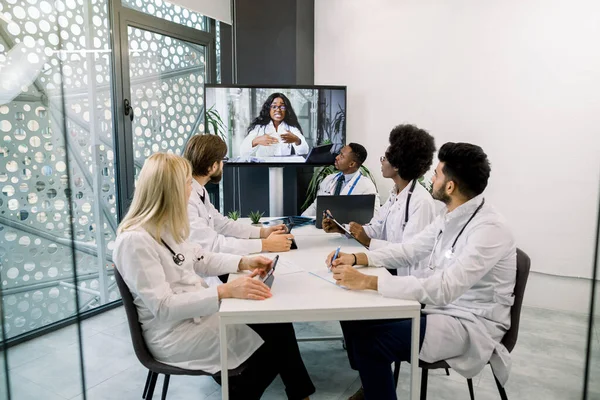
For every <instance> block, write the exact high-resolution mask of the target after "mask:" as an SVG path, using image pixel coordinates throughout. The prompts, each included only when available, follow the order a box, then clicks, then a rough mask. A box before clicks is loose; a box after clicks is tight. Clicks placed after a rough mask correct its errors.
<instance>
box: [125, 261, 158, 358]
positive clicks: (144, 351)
mask: <svg viewBox="0 0 600 400" xmlns="http://www.w3.org/2000/svg"><path fill="white" fill-rule="evenodd" d="M115 281H116V282H117V286H118V288H119V292H121V298H122V299H123V307H124V308H125V314H127V322H128V323H129V333H130V334H131V342H132V343H133V350H134V352H135V355H136V356H137V358H138V360H140V362H141V363H142V365H143V366H144V367H146V368H148V369H152V367H153V364H155V363H156V361H155V360H154V357H153V356H152V354H151V353H150V350H148V346H146V341H145V340H144V336H143V335H142V326H141V325H140V322H139V320H138V314H137V309H136V307H135V304H134V303H133V296H132V295H131V291H129V287H127V284H126V283H125V281H124V280H123V277H122V276H121V274H120V273H119V271H118V270H117V268H115Z"/></svg>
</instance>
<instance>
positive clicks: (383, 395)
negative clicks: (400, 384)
mask: <svg viewBox="0 0 600 400" xmlns="http://www.w3.org/2000/svg"><path fill="white" fill-rule="evenodd" d="M340 325H341V326H342V331H343V333H344V340H345V341H346V349H347V351H348V360H349V361H350V367H351V368H352V369H355V370H358V373H359V375H360V380H361V382H362V385H363V388H364V391H365V398H366V399H367V400H371V399H373V400H396V398H397V397H396V384H395V382H394V376H393V374H392V369H391V368H390V364H392V363H393V362H395V361H410V355H411V354H410V353H411V348H412V346H411V336H412V320H410V319H397V320H371V321H342V322H340ZM426 328H427V318H426V317H424V316H422V317H421V321H420V332H419V349H420V348H421V346H422V345H423V338H424V337H425V330H426Z"/></svg>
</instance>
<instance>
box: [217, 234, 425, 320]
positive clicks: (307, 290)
mask: <svg viewBox="0 0 600 400" xmlns="http://www.w3.org/2000/svg"><path fill="white" fill-rule="evenodd" d="M292 233H293V234H294V235H295V237H296V243H297V244H298V250H292V251H289V252H286V253H280V257H279V264H278V265H277V269H276V270H275V280H274V282H273V287H272V288H271V292H272V294H273V297H271V298H269V299H267V300H262V301H253V300H241V299H225V300H223V301H222V302H221V307H220V310H219V314H220V315H221V317H224V318H235V319H236V320H239V319H240V318H242V319H244V320H248V321H253V318H259V319H260V322H284V321H290V320H291V318H290V315H291V314H293V321H294V322H300V321H326V320H332V319H333V320H344V319H357V318H356V317H357V314H360V315H361V319H375V318H393V317H394V316H395V314H394V313H397V312H398V311H399V310H403V311H412V312H414V311H415V310H420V309H421V305H420V304H419V303H418V302H416V301H412V300H399V299H391V298H385V297H383V296H381V295H379V293H377V292H375V291H372V290H364V291H354V290H346V289H343V288H341V287H338V286H336V285H335V284H333V283H331V282H328V281H326V280H324V279H322V278H319V277H318V276H315V275H313V274H311V273H310V272H315V273H322V274H326V272H327V267H326V265H325V258H326V257H327V255H328V254H329V253H330V252H331V251H334V250H335V249H336V248H337V246H341V251H344V252H360V251H364V248H363V247H362V246H361V245H360V244H358V243H357V242H356V241H354V240H353V239H348V238H346V237H344V236H342V235H340V234H337V233H324V232H323V231H322V230H319V229H316V228H315V227H314V226H304V227H300V228H296V229H294V230H292ZM273 256H274V255H271V254H268V255H267V257H273ZM361 269H362V270H363V272H364V273H367V274H369V275H377V276H382V275H383V274H389V272H388V271H387V270H386V269H385V268H361ZM239 276H242V274H236V275H234V276H230V279H235V278H236V277H239ZM398 317H402V316H398Z"/></svg>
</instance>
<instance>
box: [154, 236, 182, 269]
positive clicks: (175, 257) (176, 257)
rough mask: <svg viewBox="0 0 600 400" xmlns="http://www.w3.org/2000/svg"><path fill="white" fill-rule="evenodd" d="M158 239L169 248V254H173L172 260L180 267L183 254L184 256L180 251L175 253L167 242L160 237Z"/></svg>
mask: <svg viewBox="0 0 600 400" xmlns="http://www.w3.org/2000/svg"><path fill="white" fill-rule="evenodd" d="M160 241H161V242H162V244H164V245H165V247H166V248H167V249H169V251H170V252H171V254H172V255H173V262H174V263H175V264H177V265H178V266H180V267H181V266H182V265H183V263H184V262H185V256H184V255H183V254H181V253H175V252H174V251H173V249H172V248H171V247H170V246H169V245H168V244H167V243H165V241H164V240H162V239H160Z"/></svg>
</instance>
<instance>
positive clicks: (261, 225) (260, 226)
mask: <svg viewBox="0 0 600 400" xmlns="http://www.w3.org/2000/svg"><path fill="white" fill-rule="evenodd" d="M252 226H258V227H259V228H262V227H263V224H262V223H261V222H259V223H258V224H252Z"/></svg>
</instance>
